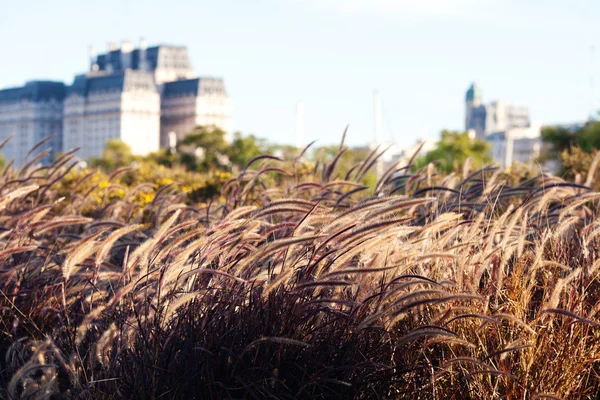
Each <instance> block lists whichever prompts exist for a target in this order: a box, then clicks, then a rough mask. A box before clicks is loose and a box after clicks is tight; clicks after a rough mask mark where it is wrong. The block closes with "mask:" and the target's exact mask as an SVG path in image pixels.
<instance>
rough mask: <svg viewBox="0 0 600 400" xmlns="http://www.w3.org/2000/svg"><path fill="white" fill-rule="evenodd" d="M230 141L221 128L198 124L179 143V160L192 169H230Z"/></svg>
mask: <svg viewBox="0 0 600 400" xmlns="http://www.w3.org/2000/svg"><path fill="white" fill-rule="evenodd" d="M229 146H230V145H229V143H227V141H226V140H225V132H224V131H223V130H221V129H219V128H215V127H206V126H197V127H196V128H194V130H193V131H192V132H190V133H189V134H188V135H186V136H185V137H184V138H183V140H182V141H181V142H180V143H178V144H177V153H178V154H179V161H180V163H181V164H183V165H185V166H186V168H188V169H189V170H191V171H200V172H207V171H210V170H215V169H216V170H224V169H229V167H230V165H231V162H230V160H229Z"/></svg>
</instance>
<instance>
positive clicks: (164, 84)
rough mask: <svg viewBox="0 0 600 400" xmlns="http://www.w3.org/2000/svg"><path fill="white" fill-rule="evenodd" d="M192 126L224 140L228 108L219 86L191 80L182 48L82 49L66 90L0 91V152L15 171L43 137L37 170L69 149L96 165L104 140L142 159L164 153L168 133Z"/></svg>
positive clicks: (47, 86) (42, 86)
mask: <svg viewBox="0 0 600 400" xmlns="http://www.w3.org/2000/svg"><path fill="white" fill-rule="evenodd" d="M197 125H205V126H215V127H218V128H221V129H222V130H224V131H225V132H226V133H227V135H228V138H230V134H231V101H230V99H229V97H228V96H227V93H226V91H225V84H224V82H223V79H220V78H213V77H199V78H198V77H195V75H194V72H193V70H192V65H191V62H190V59H189V55H188V51H187V48H186V47H183V46H171V45H158V46H153V47H148V46H147V44H146V41H145V40H142V41H141V42H140V45H139V47H138V48H134V46H133V45H132V44H131V42H129V41H123V42H121V45H120V46H119V45H117V44H116V43H109V45H108V49H107V51H106V53H104V54H99V55H95V54H94V53H93V50H92V49H90V70H89V71H88V72H87V73H85V74H83V75H78V76H77V77H75V80H74V82H73V84H72V85H71V86H69V87H66V86H65V85H64V84H63V83H61V82H45V81H44V82H42V81H39V82H35V81H34V82H30V83H27V84H26V85H25V86H23V87H20V88H14V89H5V90H0V140H2V139H5V138H7V137H9V136H10V135H13V136H14V139H13V140H11V141H10V142H9V143H8V144H7V145H6V146H5V148H4V149H1V150H0V152H1V153H3V154H4V155H5V157H6V158H8V159H13V158H14V159H15V161H16V164H17V165H20V164H22V162H23V161H24V159H25V155H26V154H27V152H28V151H29V150H30V149H31V148H32V147H33V146H34V145H35V143H37V142H38V141H39V140H40V139H42V138H43V137H45V136H47V135H50V134H54V135H56V137H55V138H54V139H52V140H51V141H49V142H47V143H46V145H45V146H43V147H42V148H48V147H49V148H50V149H51V152H52V153H51V155H50V156H49V157H46V158H45V159H44V161H45V162H47V161H49V160H51V159H52V157H53V156H54V155H55V154H56V153H58V152H60V151H66V150H70V149H72V148H75V147H79V148H81V150H80V151H79V153H78V155H79V157H80V158H82V159H88V158H90V157H99V156H101V155H102V152H103V150H104V147H105V144H106V142H107V141H108V140H110V139H120V140H122V141H123V142H125V143H127V144H128V145H129V146H130V147H131V150H132V152H133V153H134V154H139V155H145V154H148V153H150V152H153V151H156V150H158V148H159V146H167V145H168V144H169V143H168V137H169V134H170V133H171V132H173V133H175V135H176V137H177V138H181V137H183V136H184V135H185V134H187V133H188V132H190V131H192V130H193V129H194V127H195V126H197ZM40 150H41V149H40Z"/></svg>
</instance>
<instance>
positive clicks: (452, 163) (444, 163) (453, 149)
mask: <svg viewBox="0 0 600 400" xmlns="http://www.w3.org/2000/svg"><path fill="white" fill-rule="evenodd" d="M489 152H490V144H489V143H486V142H485V141H483V140H481V139H476V138H471V137H469V133H468V132H455V131H447V130H444V131H442V137H441V139H440V141H439V142H437V144H436V148H435V149H434V150H432V151H430V152H428V153H427V154H425V155H424V156H421V157H418V158H417V159H416V160H415V165H416V168H421V167H424V166H425V165H427V164H429V163H431V162H434V163H435V164H436V165H437V168H438V169H439V170H441V171H444V172H448V173H450V172H452V171H456V170H458V169H459V168H461V166H462V165H463V164H464V162H465V161H466V160H467V158H469V157H471V158H472V160H473V161H472V162H473V165H474V166H475V167H476V168H481V167H484V166H485V165H486V164H490V163H491V162H492V161H493V160H492V158H491V157H490V155H489Z"/></svg>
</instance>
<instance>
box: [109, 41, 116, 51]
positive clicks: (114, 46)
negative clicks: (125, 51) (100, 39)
mask: <svg viewBox="0 0 600 400" xmlns="http://www.w3.org/2000/svg"><path fill="white" fill-rule="evenodd" d="M115 50H119V45H118V44H117V42H108V52H111V51H115Z"/></svg>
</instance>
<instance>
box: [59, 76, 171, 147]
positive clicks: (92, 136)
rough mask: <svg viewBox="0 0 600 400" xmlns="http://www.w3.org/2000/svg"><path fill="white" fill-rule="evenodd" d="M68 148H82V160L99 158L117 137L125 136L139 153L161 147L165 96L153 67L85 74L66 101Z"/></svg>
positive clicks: (66, 145)
mask: <svg viewBox="0 0 600 400" xmlns="http://www.w3.org/2000/svg"><path fill="white" fill-rule="evenodd" d="M63 128H64V130H63V132H64V133H63V135H64V143H63V146H64V148H65V149H72V148H76V147H79V148H80V149H81V150H79V152H78V155H79V157H80V158H82V159H88V158H90V157H99V156H101V155H102V152H103V151H104V146H105V144H106V142H107V141H109V140H111V139H120V140H122V141H123V142H124V143H126V144H127V145H129V147H131V151H132V152H133V154H139V155H146V154H148V153H151V152H153V151H157V150H158V148H159V132H160V96H159V93H158V90H157V87H156V85H155V84H154V79H153V76H152V74H151V73H150V72H147V71H135V70H130V69H127V70H124V71H119V72H116V73H113V74H111V75H96V76H94V75H93V74H91V75H87V76H86V75H80V76H78V77H76V78H75V81H74V82H73V85H72V86H70V87H69V90H68V94H67V97H66V98H65V102H64V127H63Z"/></svg>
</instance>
